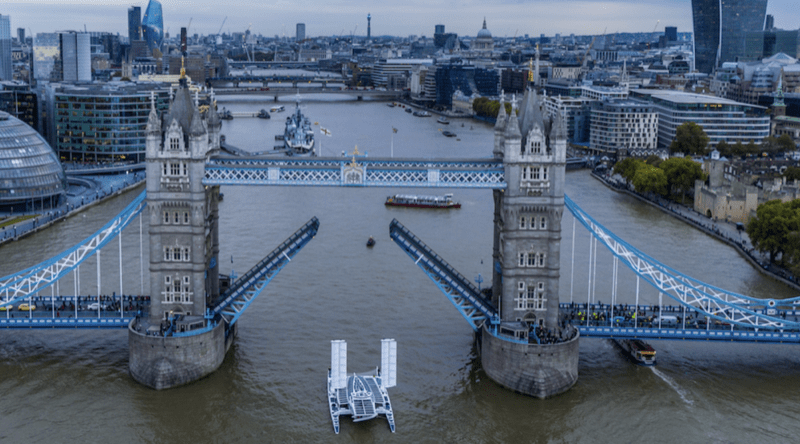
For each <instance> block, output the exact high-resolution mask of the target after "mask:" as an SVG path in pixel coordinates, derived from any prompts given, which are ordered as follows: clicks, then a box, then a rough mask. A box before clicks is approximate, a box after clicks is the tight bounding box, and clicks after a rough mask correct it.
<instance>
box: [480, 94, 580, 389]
mask: <svg viewBox="0 0 800 444" xmlns="http://www.w3.org/2000/svg"><path fill="white" fill-rule="evenodd" d="M512 109H513V111H512V112H511V115H509V116H506V115H505V109H504V106H503V105H502V104H501V107H500V114H499V115H498V119H497V124H496V125H495V144H494V156H495V157H496V158H498V159H502V160H503V164H504V166H505V180H506V183H507V184H508V186H507V188H506V189H505V190H502V191H495V194H494V202H495V211H494V227H495V228H494V251H493V259H494V272H493V282H492V298H493V303H494V304H495V306H497V307H498V309H499V311H500V323H499V325H496V326H487V327H485V328H484V330H483V333H482V351H481V361H482V364H483V367H484V370H485V371H486V373H487V374H488V375H489V376H490V377H491V378H492V379H493V380H495V381H496V382H498V383H500V384H501V385H504V386H506V387H508V388H511V389H513V390H516V391H519V392H522V393H526V394H529V395H533V396H537V397H542V398H544V397H548V396H552V395H555V394H558V393H561V392H563V391H565V390H567V389H568V388H569V387H571V386H572V385H573V384H574V383H575V381H576V380H577V377H578V340H577V335H576V332H575V331H574V329H572V328H571V327H567V328H562V327H561V326H560V324H559V319H558V305H559V277H560V248H561V217H562V215H563V212H564V179H565V167H566V152H567V137H566V131H565V127H564V123H563V122H562V119H561V118H560V116H559V117H556V118H549V117H548V118H545V117H544V116H543V110H542V106H541V104H540V103H539V100H538V97H537V95H536V93H535V92H534V91H531V90H530V89H529V90H527V91H526V92H525V96H524V98H523V100H522V106H521V110H520V112H519V115H517V106H516V100H515V101H514V102H513V103H512ZM540 336H543V337H546V338H550V339H551V340H552V342H554V343H552V344H548V345H543V344H540V339H537V338H539V337H540Z"/></svg>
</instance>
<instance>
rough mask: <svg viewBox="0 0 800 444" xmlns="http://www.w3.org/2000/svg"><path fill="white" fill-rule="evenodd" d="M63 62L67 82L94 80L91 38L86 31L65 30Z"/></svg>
mask: <svg viewBox="0 0 800 444" xmlns="http://www.w3.org/2000/svg"><path fill="white" fill-rule="evenodd" d="M59 36H60V37H61V62H62V69H63V78H64V81H65V82H91V81H92V50H91V38H90V35H89V34H88V33H85V32H63V33H60V34H59Z"/></svg>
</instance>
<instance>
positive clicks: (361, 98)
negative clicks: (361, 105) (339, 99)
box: [356, 96, 364, 102]
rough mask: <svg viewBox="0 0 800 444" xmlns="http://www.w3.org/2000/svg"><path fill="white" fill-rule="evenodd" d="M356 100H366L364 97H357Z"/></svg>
mask: <svg viewBox="0 0 800 444" xmlns="http://www.w3.org/2000/svg"><path fill="white" fill-rule="evenodd" d="M356 100H357V101H359V102H361V101H362V100H364V96H356Z"/></svg>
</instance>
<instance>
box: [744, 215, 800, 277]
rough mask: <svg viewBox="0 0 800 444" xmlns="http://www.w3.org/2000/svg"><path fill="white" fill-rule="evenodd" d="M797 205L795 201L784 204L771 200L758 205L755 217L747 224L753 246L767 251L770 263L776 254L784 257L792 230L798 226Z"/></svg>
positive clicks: (799, 222)
mask: <svg viewBox="0 0 800 444" xmlns="http://www.w3.org/2000/svg"><path fill="white" fill-rule="evenodd" d="M797 206H798V205H797V203H795V202H789V203H786V204H784V203H783V202H781V201H780V200H771V201H769V202H767V203H764V204H762V205H759V206H758V209H757V210H756V217H754V218H753V219H751V220H750V222H749V223H748V224H747V235H748V236H750V240H751V241H752V242H753V246H754V247H756V248H757V249H758V250H759V251H762V252H766V253H769V261H770V263H774V262H775V259H776V258H777V257H778V255H781V257H782V259H786V257H785V256H784V253H785V252H786V251H787V248H789V247H790V245H792V244H791V241H792V232H796V231H797V229H798V227H799V226H800V214H798V210H797ZM790 253H794V251H793V252H790Z"/></svg>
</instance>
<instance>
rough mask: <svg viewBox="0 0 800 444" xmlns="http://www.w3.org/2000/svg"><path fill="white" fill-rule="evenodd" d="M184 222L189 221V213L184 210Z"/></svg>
mask: <svg viewBox="0 0 800 444" xmlns="http://www.w3.org/2000/svg"><path fill="white" fill-rule="evenodd" d="M183 223H185V224H188V223H189V213H188V212H184V213H183Z"/></svg>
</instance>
